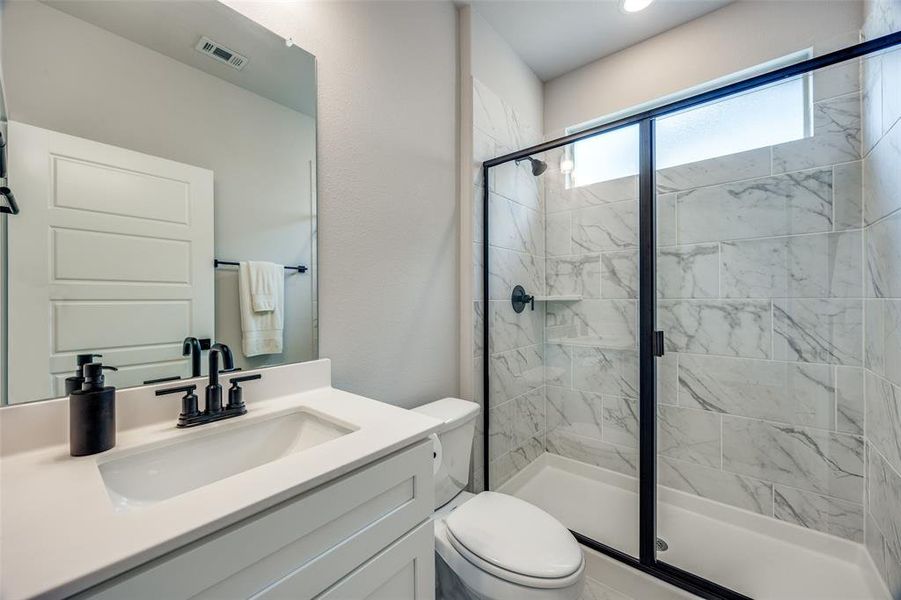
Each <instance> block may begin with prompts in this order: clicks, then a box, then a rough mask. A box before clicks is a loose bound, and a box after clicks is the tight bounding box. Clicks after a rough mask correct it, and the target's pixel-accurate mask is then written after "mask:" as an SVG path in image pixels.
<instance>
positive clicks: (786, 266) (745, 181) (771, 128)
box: [656, 53, 901, 598]
mask: <svg viewBox="0 0 901 600" xmlns="http://www.w3.org/2000/svg"><path fill="white" fill-rule="evenodd" d="M895 54H897V53H895ZM869 60H872V59H866V60H865V61H864V63H863V64H861V62H860V61H858V60H854V61H850V62H848V63H843V64H839V65H836V66H834V67H831V68H828V69H825V70H822V71H816V72H813V73H810V74H807V75H804V76H801V77H797V78H793V79H789V80H785V81H782V82H780V83H778V84H775V85H771V86H767V87H764V88H758V89H756V90H754V91H752V92H748V93H744V94H741V95H736V96H732V97H728V98H726V99H723V100H720V101H717V102H715V103H711V104H706V105H702V106H699V107H696V108H693V109H691V110H688V111H685V112H681V113H676V114H672V115H668V116H667V117H665V118H660V119H658V121H657V127H656V133H657V140H656V141H657V148H656V157H657V166H658V170H657V173H656V185H657V222H658V223H657V226H658V231H657V293H658V300H657V325H658V328H659V329H661V330H663V331H664V333H665V336H666V354H665V356H664V357H662V358H660V359H658V382H659V387H658V390H659V391H658V398H657V402H658V409H657V416H658V427H657V431H658V448H657V449H658V474H657V480H658V517H657V518H658V532H657V534H658V537H659V538H662V539H663V540H664V541H665V543H666V545H667V546H668V548H667V549H666V550H662V548H661V547H658V553H657V558H658V560H661V561H663V562H666V563H669V564H671V565H674V566H677V567H679V568H681V569H684V570H686V571H690V572H692V573H695V574H697V575H700V576H701V577H704V578H706V579H709V580H711V581H714V582H716V583H719V584H721V585H724V586H726V587H729V588H731V589H733V590H736V591H738V592H741V593H744V594H747V595H750V596H752V597H792V596H791V589H792V587H791V586H792V585H794V584H793V583H792V582H794V583H797V582H802V583H803V582H804V573H806V571H805V569H806V568H807V567H808V566H809V567H810V568H811V571H810V574H809V575H808V577H809V578H812V577H813V573H816V572H817V570H819V571H820V573H819V574H818V575H817V577H818V578H820V579H821V581H820V582H819V585H817V587H818V588H819V587H822V584H823V581H822V578H824V577H825V578H830V582H829V584H828V585H826V586H825V588H824V589H829V590H830V593H835V594H837V596H835V597H846V598H850V597H870V596H867V595H863V596H861V595H860V593H861V589H865V588H860V587H855V586H860V585H864V584H863V583H862V582H861V581H860V576H859V573H858V572H856V571H855V572H844V571H842V567H839V566H836V567H835V568H834V569H832V568H830V569H821V568H820V569H817V568H815V564H814V563H816V561H818V560H823V559H822V557H819V558H818V557H817V556H811V554H810V551H809V550H805V544H806V545H807V547H810V544H811V543H812V541H811V540H817V539H819V538H816V537H815V536H811V534H810V532H809V531H807V530H816V531H819V532H824V533H827V534H830V535H833V536H837V537H839V538H844V539H847V540H851V541H852V542H863V541H864V529H865V523H864V514H865V511H864V504H863V503H864V487H865V481H866V477H867V475H866V473H867V468H866V465H865V456H866V453H865V446H866V444H867V443H868V442H869V443H870V444H871V446H872V447H876V446H878V443H877V441H876V439H873V438H870V439H866V438H865V437H864V429H863V422H864V413H865V408H864V406H865V405H864V381H865V380H866V381H868V382H869V381H871V380H872V381H873V382H878V383H877V386H887V387H892V386H894V387H893V390H894V392H895V393H896V394H897V393H898V392H901V387H897V384H899V383H901V381H892V380H891V378H892V377H896V378H897V375H896V374H894V373H888V372H882V373H878V372H874V371H872V370H870V368H869V367H870V366H871V365H870V362H871V361H870V360H869V359H870V358H871V357H870V356H865V352H864V348H865V344H864V331H865V323H866V325H870V321H871V320H872V321H873V322H872V326H873V328H874V330H875V329H876V328H877V326H879V325H880V324H881V323H883V321H881V320H878V319H877V318H876V317H875V316H874V317H873V318H872V319H871V318H870V316H869V313H870V311H872V310H875V311H879V310H881V311H883V314H884V312H885V311H886V310H888V311H890V310H891V307H897V306H898V302H897V300H882V299H881V298H883V297H896V296H899V295H901V287H898V284H899V283H901V281H899V280H898V273H899V272H901V271H899V269H898V263H897V261H898V257H899V256H901V253H899V250H901V245H899V244H901V242H899V241H898V240H899V239H901V237H899V236H898V232H899V231H901V212H897V211H898V209H899V208H901V189H899V187H901V186H899V181H898V178H899V175H898V174H899V173H901V157H899V151H901V144H898V140H901V125H898V123H897V118H898V116H901V107H899V106H897V104H898V102H897V96H896V98H895V100H896V102H895V104H896V106H895V107H894V109H893V110H894V111H895V113H894V114H893V115H892V116H891V118H892V119H893V121H892V124H887V123H885V122H884V117H885V104H884V101H885V100H886V99H887V98H881V99H882V100H883V103H882V107H881V108H880V109H879V110H878V111H876V110H875V109H874V107H873V104H874V103H875V100H874V98H873V95H874V94H876V93H880V94H881V93H883V88H882V87H879V88H878V92H877V91H876V85H875V84H874V83H873V82H872V77H871V73H870V71H871V69H872V68H873V67H872V65H871V64H867V61H869ZM893 60H897V58H894V59H893ZM879 61H880V62H881V63H882V65H883V66H884V65H885V64H888V55H884V56H882V57H880V58H879ZM892 64H894V67H893V68H895V69H898V64H899V63H897V62H896V63H892ZM868 73H870V75H868ZM861 74H863V77H861ZM894 77H895V82H896V84H897V82H898V81H901V70H898V71H897V72H896V74H895V76H894ZM861 82H863V86H864V87H863V88H862V87H861ZM868 83H869V84H870V85H871V87H870V88H867V87H866V86H867V84H868ZM898 89H901V88H895V92H894V93H896V94H897V90H898ZM877 115H878V116H879V117H880V118H882V119H883V122H882V123H879V122H877V121H876V119H875V117H876V116H877ZM871 128H873V129H871ZM723 130H725V131H727V132H728V135H723V134H722V132H723ZM699 157H701V158H700V160H698V158H699ZM864 207H866V210H865V209H864ZM888 231H894V234H888ZM893 261H894V262H893ZM889 262H892V264H888V263H889ZM864 265H868V266H869V267H870V268H869V269H868V270H867V271H868V272H866V273H865V269H864ZM883 282H887V283H888V285H883V284H882V283H883ZM876 298H880V299H879V300H876ZM865 314H868V316H867V317H866V320H865ZM867 333H868V334H869V330H867ZM876 337H878V338H879V339H885V332H883V331H880V332H878V334H877V335H876ZM897 341H898V338H897V337H896V339H895V343H897ZM896 397H898V396H896ZM867 400H868V401H869V400H870V399H869V398H867ZM871 409H872V407H870V406H868V407H867V408H866V411H870V410H871ZM894 414H895V415H896V416H897V414H898V413H897V406H896V412H895V413H894ZM895 420H896V421H897V419H895ZM867 421H868V423H870V421H869V418H868V419H867ZM894 426H895V433H894V437H893V438H892V439H894V440H895V441H894V442H893V444H894V446H893V447H894V448H896V449H897V448H898V447H901V446H899V444H898V438H897V435H898V434H899V432H901V428H899V426H901V424H899V423H894ZM872 427H873V428H875V429H879V428H882V427H883V425H881V424H878V423H875V424H873V426H872ZM884 427H886V429H888V428H890V427H892V425H885V426H884ZM886 439H888V438H886ZM871 449H872V448H871ZM871 454H872V455H873V457H879V458H880V459H881V458H883V457H884V458H885V459H886V463H888V464H889V465H890V464H891V460H890V458H889V457H888V456H885V455H884V454H882V453H880V452H871ZM895 458H898V456H897V455H896V456H895ZM871 460H873V458H871ZM895 462H896V464H895V465H893V468H894V469H895V470H894V471H892V472H893V473H894V476H895V480H894V481H895V483H894V485H895V487H894V489H893V491H892V493H893V494H894V495H893V496H891V497H894V498H901V477H898V476H897V473H898V472H899V470H898V468H899V467H901V459H899V460H897V461H895ZM872 485H873V482H872V481H871V482H870V486H872ZM870 489H871V491H872V487H871V488H870ZM875 498H876V496H874V495H871V498H870V501H871V502H873V501H874V499H875ZM870 514H871V515H873V516H874V519H875V515H876V514H879V512H878V511H875V512H871V513H870ZM883 514H885V513H884V511H883ZM899 522H901V517H899V516H898V515H897V514H896V515H894V516H892V517H886V522H885V524H884V525H885V526H887V527H888V528H889V530H890V531H895V532H897V531H899V530H898V529H897V526H898V523H899ZM787 524H791V525H787ZM797 525H800V526H801V528H799V527H795V526H797ZM874 527H878V523H876V524H874ZM802 528H806V530H805V529H802ZM879 530H880V531H884V529H883V528H880V529H879ZM764 532H766V535H764ZM816 535H818V534H816ZM823 544H825V542H824V541H823V540H822V539H819V541H817V542H816V543H814V545H813V547H819V546H822V545H823ZM805 561H808V562H809V561H813V562H811V563H810V565H808V564H807V562H805ZM831 579H834V580H835V581H834V582H832V581H831ZM811 583H812V581H811V579H808V580H807V582H806V585H810V584H811ZM768 586H772V587H768ZM811 589H813V588H810V587H808V588H806V592H805V589H803V588H798V589H797V590H796V592H797V593H798V594H801V595H803V594H804V593H808V592H810V590H811ZM786 594H788V595H786ZM795 597H800V596H795ZM820 597H823V596H820ZM830 597H831V596H830Z"/></svg>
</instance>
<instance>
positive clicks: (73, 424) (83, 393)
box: [69, 362, 118, 456]
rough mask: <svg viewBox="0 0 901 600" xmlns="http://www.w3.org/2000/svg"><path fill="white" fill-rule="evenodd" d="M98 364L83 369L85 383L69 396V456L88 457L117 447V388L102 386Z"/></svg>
mask: <svg viewBox="0 0 901 600" xmlns="http://www.w3.org/2000/svg"><path fill="white" fill-rule="evenodd" d="M104 369H108V370H111V371H116V370H118V369H116V367H105V366H103V365H102V364H100V363H99V362H97V363H95V362H92V363H88V364H86V365H84V366H83V372H84V383H83V384H82V386H81V389H80V390H73V391H72V393H70V394H69V454H71V455H72V456H88V455H90V454H97V453H98V452H104V451H105V450H109V449H110V448H112V447H113V446H115V445H116V388H114V387H112V386H104V385H103V381H104V378H103V370H104Z"/></svg>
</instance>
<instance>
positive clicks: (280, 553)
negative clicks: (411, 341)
mask: <svg viewBox="0 0 901 600" xmlns="http://www.w3.org/2000/svg"><path fill="white" fill-rule="evenodd" d="M433 497H434V489H433V482H432V445H431V442H429V441H427V440H426V441H421V442H418V443H416V444H414V445H412V446H410V447H408V448H406V449H403V450H400V451H398V452H395V453H394V454H392V455H389V456H388V457H386V458H383V459H381V460H379V461H377V462H374V463H372V464H370V465H367V466H365V467H362V468H360V469H358V470H356V471H353V472H351V473H350V474H348V475H345V476H343V477H341V478H339V479H337V480H334V481H332V482H330V483H328V484H325V485H323V486H320V487H318V488H315V489H313V490H312V491H309V492H307V493H305V494H302V495H300V496H298V497H296V498H292V499H290V500H287V501H285V502H283V503H281V504H279V505H276V506H274V507H272V508H270V509H268V510H265V511H264V512H261V513H259V514H257V515H254V516H252V517H249V518H247V519H245V520H244V521H241V522H239V523H237V524H234V525H232V526H230V527H227V528H225V529H223V530H221V531H218V532H215V533H213V534H211V535H208V536H207V537H205V538H202V539H200V540H198V541H196V542H194V543H192V544H189V545H188V546H186V547H184V548H181V549H179V550H177V551H175V552H172V553H170V554H167V555H165V556H162V557H160V558H158V559H156V560H154V561H151V562H150V563H147V564H145V565H142V566H140V567H138V568H135V569H132V570H131V571H128V572H126V573H124V574H122V575H120V576H118V577H115V578H114V579H112V580H109V581H107V582H105V583H102V584H100V585H98V586H95V587H93V588H90V589H89V590H87V591H85V592H83V593H82V594H81V595H79V596H78V597H79V598H92V599H97V600H100V599H103V600H107V599H110V600H112V599H116V600H120V599H126V598H127V599H128V600H141V599H145V598H146V599H148V600H150V599H153V600H157V599H160V598H165V599H167V600H177V599H182V598H204V599H216V600H222V599H231V598H260V599H263V598H265V599H267V600H273V599H279V598H291V599H292V600H295V599H296V600H300V599H307V598H323V599H326V598H327V599H329V600H343V599H351V598H353V599H357V598H372V599H381V600H389V599H390V600H399V599H407V598H409V599H411V600H413V599H415V600H420V599H422V600H431V599H433V598H434V560H435V559H434V535H433V530H432V522H431V521H430V519H429V517H430V515H431V512H432V507H433Z"/></svg>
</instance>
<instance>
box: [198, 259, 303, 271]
mask: <svg viewBox="0 0 901 600" xmlns="http://www.w3.org/2000/svg"><path fill="white" fill-rule="evenodd" d="M240 264H241V263H238V262H236V261H233V260H219V259H218V258H214V259H213V266H214V267H216V268H217V269H218V268H219V267H220V266H222V265H227V266H229V267H237V266H238V265H240ZM285 270H286V271H297V272H299V273H306V272H307V268H306V267H305V266H303V265H297V266H296V267H288V266H286V267H285Z"/></svg>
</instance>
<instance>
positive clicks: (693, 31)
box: [544, 0, 863, 135]
mask: <svg viewBox="0 0 901 600" xmlns="http://www.w3.org/2000/svg"><path fill="white" fill-rule="evenodd" d="M638 16H639V17H640V15H638ZM862 22H863V9H862V3H861V2H859V1H857V0H851V1H848V0H800V1H779V2H767V1H761V0H739V1H738V2H735V3H733V4H729V5H727V6H725V7H723V8H721V9H720V10H717V11H714V12H712V13H709V14H707V15H705V16H703V17H700V18H699V19H695V20H694V21H690V22H688V23H686V24H684V25H681V26H679V27H676V28H674V29H671V30H670V31H667V32H665V33H663V34H661V35H658V36H655V37H653V38H651V39H649V40H646V41H644V42H641V43H639V44H636V45H634V46H631V47H629V48H626V49H625V50H622V51H620V52H617V53H616V54H612V55H610V56H607V57H605V58H602V59H599V60H597V61H595V62H593V63H590V64H588V65H586V66H584V67H581V68H579V69H576V70H574V71H571V72H569V73H567V74H565V75H561V76H560V77H557V78H556V79H553V80H551V81H548V82H547V83H545V86H544V130H545V133H546V134H548V135H560V134H561V133H562V131H563V129H564V128H566V127H570V126H572V125H577V124H579V123H583V122H585V121H589V120H591V119H595V118H598V117H602V116H605V115H608V114H611V113H615V112H617V111H620V110H624V109H628V108H630V107H633V106H636V105H639V104H643V103H645V102H649V101H652V100H655V99H657V98H660V97H662V96H666V95H669V94H673V93H676V92H679V91H682V90H685V89H687V88H690V87H693V86H695V85H699V84H703V83H706V82H708V81H711V80H713V79H717V78H719V77H723V76H726V75H730V74H732V73H735V72H737V71H740V70H742V69H746V68H749V67H753V66H756V65H759V64H762V63H765V62H767V61H769V60H772V59H775V58H779V57H782V56H785V55H787V54H790V53H792V52H795V51H798V50H802V49H805V48H810V47H812V46H813V45H814V43H815V42H816V43H818V44H819V45H821V46H824V47H829V46H830V44H838V45H839V46H843V45H849V44H853V43H856V41H857V40H856V37H855V36H856V32H857V31H858V30H859V29H860V26H861V24H862ZM849 33H850V34H851V36H852V37H851V38H850V39H849V37H848V34H849Z"/></svg>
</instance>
